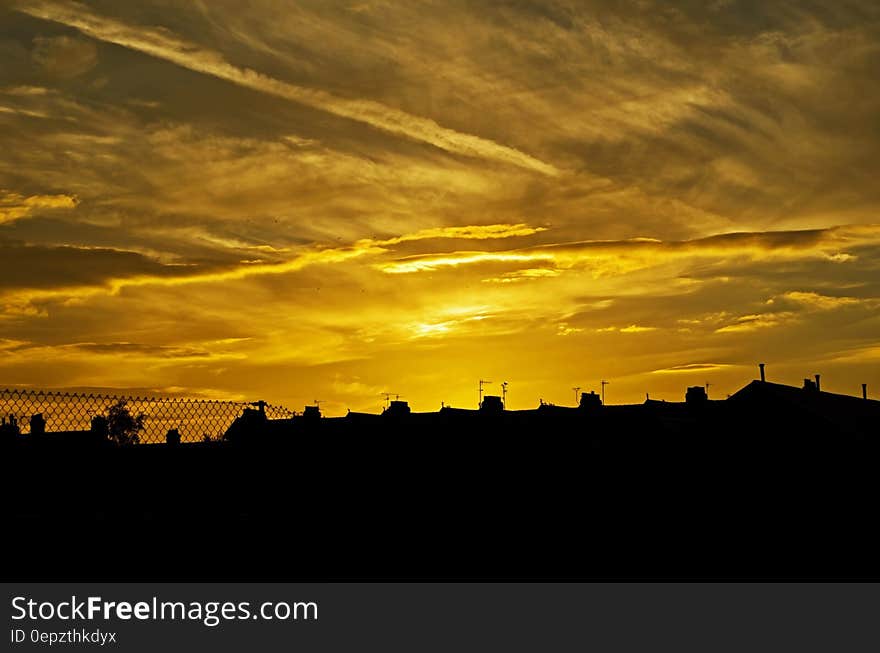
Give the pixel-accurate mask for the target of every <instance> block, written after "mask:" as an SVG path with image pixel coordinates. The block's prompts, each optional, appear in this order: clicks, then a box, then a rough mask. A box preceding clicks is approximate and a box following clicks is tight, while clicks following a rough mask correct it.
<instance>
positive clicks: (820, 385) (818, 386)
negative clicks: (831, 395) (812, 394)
mask: <svg viewBox="0 0 880 653" xmlns="http://www.w3.org/2000/svg"><path fill="white" fill-rule="evenodd" d="M816 390H822V384H821V383H819V375H818V374H817V375H816Z"/></svg>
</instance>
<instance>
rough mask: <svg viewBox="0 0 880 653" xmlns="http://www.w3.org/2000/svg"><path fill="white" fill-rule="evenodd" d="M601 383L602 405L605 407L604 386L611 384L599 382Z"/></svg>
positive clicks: (603, 381)
mask: <svg viewBox="0 0 880 653" xmlns="http://www.w3.org/2000/svg"><path fill="white" fill-rule="evenodd" d="M601 383H602V405H603V406H604V405H605V386H606V385H611V384H610V383H608V381H605V380H604V379H603V380H602V381H601Z"/></svg>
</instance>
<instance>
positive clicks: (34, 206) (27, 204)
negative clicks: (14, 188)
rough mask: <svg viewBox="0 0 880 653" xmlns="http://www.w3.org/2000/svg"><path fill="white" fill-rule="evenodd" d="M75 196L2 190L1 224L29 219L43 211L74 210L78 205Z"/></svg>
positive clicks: (0, 194)
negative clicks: (27, 193) (22, 193)
mask: <svg viewBox="0 0 880 653" xmlns="http://www.w3.org/2000/svg"><path fill="white" fill-rule="evenodd" d="M77 201H78V200H77V198H76V197H74V196H73V195H63V194H62V195H27V196H25V195H21V194H20V193H13V192H11V191H6V190H0V224H3V223H4V222H12V221H13V220H20V219H22V218H27V217H28V216H31V215H33V214H34V213H36V212H38V211H40V210H41V209H72V208H74V207H75V206H76V205H77Z"/></svg>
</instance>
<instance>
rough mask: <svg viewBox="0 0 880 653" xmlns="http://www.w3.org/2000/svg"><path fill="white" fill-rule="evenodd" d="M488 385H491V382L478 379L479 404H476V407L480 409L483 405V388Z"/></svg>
mask: <svg viewBox="0 0 880 653" xmlns="http://www.w3.org/2000/svg"><path fill="white" fill-rule="evenodd" d="M490 383H492V382H491V381H484V380H483V379H480V403H479V404H477V407H480V406H482V405H483V386H484V385H489V384H490Z"/></svg>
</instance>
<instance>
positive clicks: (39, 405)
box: [0, 389, 295, 444]
mask: <svg viewBox="0 0 880 653" xmlns="http://www.w3.org/2000/svg"><path fill="white" fill-rule="evenodd" d="M119 402H125V405H126V408H127V410H128V411H129V413H130V414H131V415H133V416H137V415H143V416H144V420H143V426H144V430H143V431H141V433H140V442H141V443H146V444H149V443H157V442H165V434H166V433H167V432H168V431H169V430H170V429H177V431H178V432H179V433H180V439H181V441H182V442H200V441H204V440H217V439H219V438H221V437H223V434H224V433H225V432H226V429H228V428H229V426H230V425H231V424H232V422H233V421H235V419H236V418H237V417H239V416H240V415H241V414H242V412H243V411H244V409H245V408H253V407H255V406H262V407H263V409H264V410H265V412H266V416H267V417H268V418H269V419H289V418H291V417H293V416H294V414H295V413H294V412H293V411H291V410H288V409H287V408H284V407H283V406H274V405H271V404H266V403H263V402H254V403H248V402H242V401H215V400H210V399H190V398H186V397H160V396H146V397H132V396H126V395H109V394H93V393H79V392H51V391H44V390H31V389H23V390H8V389H6V390H3V389H0V418H2V420H3V422H4V424H7V425H9V424H10V423H14V424H15V425H16V428H18V429H20V431H21V433H29V432H30V421H31V417H32V416H34V415H38V414H39V415H42V418H43V420H44V421H45V431H46V432H47V433H50V432H59V431H88V430H89V429H90V428H91V422H92V418H93V417H96V416H98V415H103V416H105V417H106V416H107V413H108V411H109V410H110V407H111V406H113V405H114V404H117V403H119Z"/></svg>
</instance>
